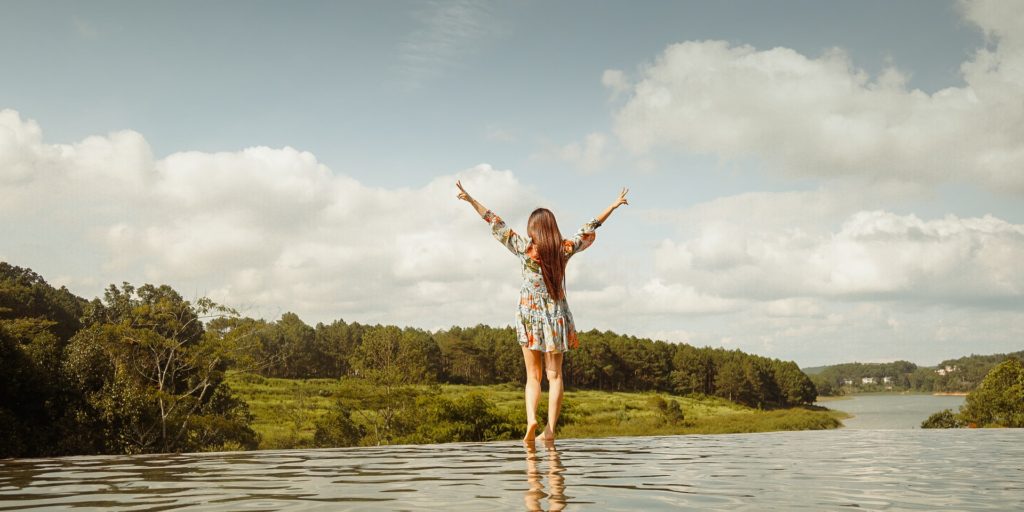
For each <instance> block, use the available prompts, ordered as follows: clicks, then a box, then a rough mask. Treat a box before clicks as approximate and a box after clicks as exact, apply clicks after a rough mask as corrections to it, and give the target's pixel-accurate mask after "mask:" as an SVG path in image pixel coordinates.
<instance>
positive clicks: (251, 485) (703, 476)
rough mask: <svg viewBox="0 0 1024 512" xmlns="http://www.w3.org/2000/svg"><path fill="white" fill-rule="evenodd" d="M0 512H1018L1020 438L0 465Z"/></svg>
mask: <svg viewBox="0 0 1024 512" xmlns="http://www.w3.org/2000/svg"><path fill="white" fill-rule="evenodd" d="M0 464H2V466H0V510H13V509H50V508H72V507H88V508H96V509H113V510H167V509H173V508H178V507H191V508H197V509H204V510H421V509H433V510H489V511H497V510H524V509H525V510H632V511H635V510H645V511H646V510H687V509H689V510H765V509H773V510H794V509H804V510H823V509H847V508H849V507H857V508H860V509H868V510H935V509H939V508H942V509H954V510H1013V509H1016V510H1021V509H1024V431H1021V430H902V431H900V430H832V431H808V432H778V433H767V434H736V435H715V436H671V437H631V438H609V439H573V440H565V441H559V442H558V445H557V447H556V448H554V449H546V448H544V447H543V446H538V449H537V450H536V451H534V452H530V451H527V450H526V449H524V447H523V446H522V445H521V444H519V443H514V442H500V443H474V444H447V445H425V446H390V447H379V448H351V449H333V450H295V451H261V452H230V453H210V454H182V455H152V456H136V457H124V456H122V457H66V458H59V459H21V460H5V461H2V462H0Z"/></svg>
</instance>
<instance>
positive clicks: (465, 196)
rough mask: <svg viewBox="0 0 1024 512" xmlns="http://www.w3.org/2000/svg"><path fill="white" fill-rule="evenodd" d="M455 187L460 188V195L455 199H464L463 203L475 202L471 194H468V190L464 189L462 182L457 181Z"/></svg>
mask: <svg viewBox="0 0 1024 512" xmlns="http://www.w3.org/2000/svg"><path fill="white" fill-rule="evenodd" d="M455 186H456V187H459V195H457V196H455V197H458V198H459V199H462V200H463V201H468V202H470V203H472V202H473V197H472V196H470V195H469V192H466V189H464V188H462V180H459V181H456V182H455Z"/></svg>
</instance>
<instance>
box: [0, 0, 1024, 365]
mask: <svg viewBox="0 0 1024 512" xmlns="http://www.w3.org/2000/svg"><path fill="white" fill-rule="evenodd" d="M3 9H4V15H3V16H2V17H0V74H2V79H0V216H2V217H3V219H4V220H3V223H2V225H0V261H7V262H9V263H12V264H14V265H18V266H22V267H29V268H32V269H33V270H35V271H36V272H38V273H40V274H41V275H42V276H43V277H44V278H46V279H47V280H48V281H49V282H50V283H52V284H55V285H63V286H67V287H68V288H69V289H70V290H71V291H72V292H74V293H76V294H78V295H81V296H84V297H87V298H91V297H95V296H98V295H101V294H102V292H103V289H104V288H106V287H107V286H109V285H110V284H111V283H121V282H123V281H128V282H131V283H134V284H142V283H154V284H169V285H171V286H172V287H174V288H175V289H177V290H178V291H179V292H180V293H182V294H183V295H184V296H185V297H186V298H198V297H202V296H209V297H210V298H212V299H214V300H216V301H218V302H221V303H223V304H226V305H228V306H231V307H234V308H236V309H238V310H239V311H240V312H242V313H243V314H245V315H248V316H253V317H262V318H266V319H268V320H273V319H276V318H278V317H279V316H280V315H281V314H282V313H284V312H288V311H292V312H295V313H297V314H299V315H300V317H301V318H303V319H304V320H305V321H306V322H307V323H310V324H314V323H316V322H330V321H333V320H335V319H339V318H340V319H344V320H345V321H349V322H351V321H357V322H361V323H385V324H396V325H401V326H415V327H420V328H425V329H431V330H433V329H442V328H448V327H450V326H453V325H461V326H471V325H476V324H481V323H482V324H489V325H494V326H503V325H509V324H510V323H511V322H512V320H513V315H514V308H515V305H516V304H517V301H518V286H519V283H520V278H519V268H518V263H517V261H516V259H515V258H514V257H513V256H512V255H510V254H509V253H508V252H507V251H506V250H505V249H504V248H503V247H501V246H500V245H499V244H498V243H497V242H496V241H495V240H494V239H493V238H491V236H490V233H489V230H488V229H487V225H486V224H485V223H484V222H483V221H482V220H480V218H479V217H478V216H477V215H476V213H475V212H474V211H473V210H472V209H471V208H470V207H469V206H468V205H466V204H465V203H463V202H460V201H458V200H457V199H456V197H455V196H456V193H457V191H456V189H455V187H454V183H455V181H456V180H459V179H461V180H462V182H463V184H464V185H465V186H466V188H467V189H468V191H469V192H470V193H471V194H473V195H474V196H475V197H476V198H477V199H479V200H480V201H481V202H482V203H483V204H484V205H486V206H487V207H489V208H491V209H492V210H494V211H495V212H497V213H498V214H499V215H501V216H502V217H504V218H505V219H506V221H508V222H509V224H511V225H512V226H513V228H514V229H517V230H519V231H523V230H524V229H525V223H526V217H527V216H528V214H529V212H530V211H532V210H533V209H534V208H536V207H538V206H545V207H548V208H551V209H552V210H553V211H554V212H555V214H556V216H557V217H558V219H559V225H560V227H561V230H562V232H563V234H564V235H566V236H568V235H570V234H571V233H573V232H574V231H575V230H576V229H577V228H578V226H580V225H581V224H583V223H584V222H585V221H587V220H588V219H590V218H591V217H594V216H596V215H597V214H598V213H600V212H601V211H602V210H603V209H604V207H605V206H607V204H609V203H610V202H611V201H613V200H614V199H615V197H616V195H617V193H618V191H619V189H620V188H621V187H623V186H628V187H629V188H630V193H629V198H630V205H629V206H624V207H622V208H621V209H619V210H618V211H616V212H615V213H614V214H613V215H612V217H611V219H610V220H609V221H608V222H606V223H605V225H604V226H602V227H601V228H600V229H599V230H598V234H597V241H596V243H595V244H594V245H593V246H592V247H591V248H590V249H588V250H587V251H586V252H585V253H582V254H580V255H579V256H577V257H575V258H573V261H572V263H571V265H570V266H569V268H568V270H567V273H568V274H567V282H568V286H567V288H568V298H569V301H570V305H571V308H572V311H573V314H574V317H575V319H576V323H577V327H578V328H579V329H581V330H590V329H600V330H612V331H615V332H618V333H625V334H631V335H636V336H643V337H651V338H654V339H660V340H666V341H670V342H686V343H691V344H694V345H698V346H712V347H725V348H727V349H740V350H744V351H747V352H752V353H756V354H761V355H765V356H770V357H778V358H782V359H786V360H795V361H796V362H797V363H798V364H800V365H801V366H814V365H821V364H832V363H840V362H848V361H864V362H870V361H891V360H896V359H906V360H910V361H913V362H916V363H918V364H926V365H932V364H936V363H938V362H939V361H940V360H943V359H946V358H952V357H959V356H962V355H967V354H971V353H978V354H984V353H994V352H1007V351H1015V350H1021V349H1024V265H1021V263H1020V262H1021V261H1022V259H1024V143H1022V142H1021V141H1024V100H1022V98H1024V2H1021V1H965V2H942V1H903V2H888V1H863V2H816V1H780V2H759V1H722V2H656V1H652V2H643V3H640V4H636V3H628V2H590V1H568V2H539V1H523V2H486V1H468V0H467V1H453V2H413V1H406V2H399V1H396V2H314V1H303V2H260V1H247V2H231V1H222V2H190V1H179V2H148V1H143V2H138V1H134V2H127V1H123V2H109V1H108V2H103V1H96V2H54V1H31V2H29V1H7V2H5V3H4V7H3Z"/></svg>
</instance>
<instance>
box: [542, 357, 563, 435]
mask: <svg viewBox="0 0 1024 512" xmlns="http://www.w3.org/2000/svg"><path fill="white" fill-rule="evenodd" d="M544 369H545V371H546V372H547V374H548V425H547V427H545V428H544V433H543V434H541V436H542V437H543V438H544V441H546V442H551V441H554V440H555V426H557V425H558V414H559V413H561V412H562V354H561V352H546V353H545V354H544Z"/></svg>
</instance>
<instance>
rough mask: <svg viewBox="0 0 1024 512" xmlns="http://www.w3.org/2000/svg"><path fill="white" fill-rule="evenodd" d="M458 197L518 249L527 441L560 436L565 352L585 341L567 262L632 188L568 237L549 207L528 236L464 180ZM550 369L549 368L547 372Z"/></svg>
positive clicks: (537, 215) (533, 217)
mask: <svg viewBox="0 0 1024 512" xmlns="http://www.w3.org/2000/svg"><path fill="white" fill-rule="evenodd" d="M455 186H457V187H459V195H458V198H459V199H462V200H463V201H467V202H468V203H469V204H471V205H473V208H475V209H476V211H477V213H479V214H480V216H481V217H483V219H484V220H485V221H487V223H488V224H490V225H491V231H492V232H493V233H494V237H495V238H497V239H498V241H499V242H501V243H502V245H504V246H505V247H506V248H508V250H509V251H512V254H515V255H516V256H517V257H518V258H519V261H520V263H521V264H522V269H523V286H522V288H521V289H520V293H519V308H518V310H517V311H516V336H517V338H518V339H519V344H520V345H521V346H522V349H523V361H524V362H525V364H526V390H525V395H526V437H524V438H523V441H525V442H528V443H530V442H533V441H534V440H536V439H541V440H543V441H545V442H553V441H554V440H555V426H556V425H557V424H558V413H559V412H560V411H561V410H562V354H564V353H565V352H567V351H568V350H570V349H574V348H577V347H578V346H579V340H578V339H577V337H576V326H575V325H574V324H573V321H572V313H571V312H570V311H569V304H568V303H567V302H566V300H565V264H566V262H568V261H569V258H570V257H572V255H574V254H576V253H578V252H580V251H582V250H584V249H586V248H587V247H590V244H592V243H594V237H595V236H596V235H595V234H594V230H596V229H597V227H598V226H600V225H601V224H603V223H604V221H605V220H607V219H608V216H609V215H611V214H612V212H613V211H615V209H616V208H618V207H619V206H622V205H624V204H629V203H628V202H627V201H626V193H627V192H629V189H627V188H623V189H622V192H621V193H620V194H619V197H618V199H616V200H615V201H614V202H612V204H611V206H609V207H608V208H606V209H605V211H604V212H602V213H601V215H598V216H597V217H595V218H593V219H591V220H589V221H587V223H586V224H584V225H583V227H581V228H580V230H579V231H578V232H576V235H575V236H573V237H572V238H570V239H568V240H566V239H563V238H562V233H561V232H560V231H559V230H558V223H556V222H555V216H554V214H552V213H551V211H549V210H547V209H546V208H537V209H536V210H534V211H533V213H532V214H530V220H529V223H528V224H527V227H526V234H527V237H526V238H523V237H521V236H520V235H518V234H517V233H516V232H515V231H512V229H511V228H509V227H508V226H506V225H505V223H504V222H503V221H502V220H501V218H500V217H498V216H497V215H495V214H494V212H492V211H490V210H488V209H487V208H484V206H483V205H482V204H480V203H479V202H478V201H477V200H476V199H473V198H472V197H471V196H470V195H469V193H467V192H466V189H464V188H462V182H461V181H459V182H456V183H455ZM545 370H546V372H545ZM543 373H547V377H548V424H547V426H545V427H544V430H543V432H542V433H541V434H540V435H537V426H538V424H537V402H538V401H539V400H540V381H541V377H542V374H543Z"/></svg>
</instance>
